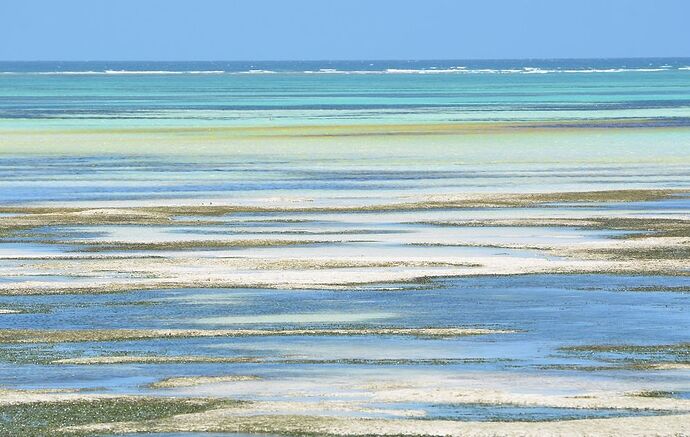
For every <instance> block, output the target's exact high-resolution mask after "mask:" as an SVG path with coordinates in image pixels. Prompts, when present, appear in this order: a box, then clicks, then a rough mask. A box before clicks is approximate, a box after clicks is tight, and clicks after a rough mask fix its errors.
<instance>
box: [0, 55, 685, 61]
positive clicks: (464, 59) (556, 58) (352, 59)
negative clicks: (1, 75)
mask: <svg viewBox="0 0 690 437" xmlns="http://www.w3.org/2000/svg"><path fill="white" fill-rule="evenodd" d="M628 59H690V55H687V56H612V57H562V58H561V57H555V58H551V57H522V58H380V59H376V58H369V59H365V58H362V59H355V58H349V59H347V58H345V59H0V62H391V61H402V62H428V61H579V60H587V61H590V60H628Z"/></svg>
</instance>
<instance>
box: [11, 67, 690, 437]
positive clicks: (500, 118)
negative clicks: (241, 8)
mask: <svg viewBox="0 0 690 437" xmlns="http://www.w3.org/2000/svg"><path fill="white" fill-rule="evenodd" d="M437 64H438V65H437ZM437 64H434V62H432V61H415V62H388V63H385V62H373V63H371V65H369V64H366V65H365V64H363V63H358V62H345V63H338V62H335V63H334V62H321V63H318V62H316V63H315V62H305V63H273V64H271V63H268V64H265V63H261V65H258V66H255V65H245V64H242V63H210V64H203V63H201V64H199V63H167V64H165V65H153V64H149V63H140V64H128V63H124V64H122V63H99V62H93V63H71V64H70V63H53V64H50V63H4V62H0V72H4V73H3V74H0V206H1V207H2V208H4V209H3V211H0V222H1V223H0V288H2V290H3V291H6V294H2V295H0V309H2V310H8V311H19V312H17V313H3V314H0V329H4V330H8V329H22V330H34V331H35V330H51V331H61V330H90V329H103V330H111V329H112V330H122V329H140V330H151V329H199V330H220V329H305V330H308V329H321V330H324V329H326V330H327V329H334V328H339V329H352V330H356V329H367V328H382V327H398V328H425V327H431V328H448V327H455V328H457V327H460V328H483V329H494V330H509V331H515V332H509V333H508V332H506V333H488V334H485V335H475V336H459V337H447V338H443V337H416V336H413V335H373V334H372V335H349V336H348V335H313V333H311V334H310V333H309V332H306V333H303V335H290V336H277V335H260V336H253V337H229V336H226V337H183V338H159V339H135V340H119V341H84V342H56V343H2V344H0V388H14V389H46V388H48V389H51V388H57V389H81V390H86V392H89V393H111V394H112V393H118V394H146V395H154V396H170V397H177V396H185V397H186V396H212V397H224V398H232V399H245V400H253V401H266V402H269V403H270V402H273V403H275V405H279V404H280V403H281V402H284V403H288V404H290V405H292V406H291V407H290V408H287V409H285V410H280V411H281V413H280V414H293V413H294V414H299V413H303V412H304V411H303V410H300V408H299V405H302V406H304V405H309V406H310V407H309V408H311V409H310V410H308V411H309V413H308V414H312V415H323V416H328V415H332V416H343V417H375V418H399V419H400V420H407V419H414V418H425V419H450V420H458V421H507V422H510V421H551V420H566V419H578V418H614V417H624V416H642V415H657V414H668V411H663V412H662V411H657V410H655V409H654V408H650V409H647V410H644V409H635V410H633V409H628V408H615V409H614V408H596V409H595V408H577V409H576V408H569V407H568V408H565V407H555V406H549V405H547V403H548V402H547V401H548V400H549V398H541V400H540V402H541V403H543V404H544V405H518V404H514V403H511V402H504V401H501V400H499V401H496V402H493V401H491V399H493V398H492V397H491V396H492V394H491V393H494V392H499V393H508V394H510V395H511V396H517V397H519V396H522V395H535V396H547V397H548V396H556V397H557V396H561V397H562V396H566V397H567V396H575V397H577V396H588V395H591V394H592V393H594V394H597V393H607V394H609V395H610V394H611V393H613V394H615V395H618V396H628V397H634V396H636V395H635V393H640V392H648V393H647V394H646V395H644V396H649V397H645V398H644V399H652V397H653V396H659V399H661V398H664V399H666V400H668V399H673V400H674V401H682V400H687V399H688V393H689V392H690V378H689V375H688V370H687V367H685V368H684V367H683V365H686V364H687V356H686V355H683V353H684V352H683V351H684V350H685V349H683V347H682V346H678V345H682V344H684V343H685V342H687V341H688V336H687V333H688V332H690V317H689V316H688V314H690V300H689V299H688V292H689V291H688V290H690V280H689V279H688V277H687V276H686V275H685V274H686V273H687V272H688V271H690V267H688V266H687V260H684V259H682V258H681V257H677V258H674V259H673V260H672V261H674V262H675V263H676V264H674V266H673V269H670V268H668V265H667V264H669V263H666V264H663V263H662V261H663V262H665V261H668V260H665V259H661V261H660V260H658V259H652V260H651V261H650V260H649V259H645V260H640V263H639V265H640V267H639V270H640V271H639V272H638V271H637V270H638V266H637V265H633V267H634V268H629V269H628V270H627V271H628V273H625V274H617V275H613V274H581V273H580V274H562V273H563V272H575V271H576V272H582V271H606V272H611V271H623V270H618V267H619V265H618V264H616V265H614V266H613V267H612V266H609V265H607V266H604V267H601V266H600V265H598V264H597V265H595V264H594V263H590V264H588V263H586V262H585V260H580V259H575V258H574V256H573V255H572V251H573V250H574V249H578V248H597V247H598V248H610V247H615V245H616V244H618V243H621V242H624V243H630V244H634V243H638V242H639V241H642V240H641V239H640V240H636V239H625V237H629V236H631V235H632V234H635V236H636V237H638V236H639V237H644V236H645V235H646V234H645V230H646V229H643V228H644V226H643V227H642V228H641V229H638V230H630V231H621V230H614V229H599V228H597V227H589V228H587V227H583V226H579V225H578V223H575V222H573V223H574V224H571V225H563V226H561V225H553V226H552V225H550V224H549V223H548V222H547V221H544V222H543V224H539V223H537V224H535V223H532V225H531V226H523V225H521V224H520V223H517V224H516V223H509V225H506V226H503V225H500V224H491V223H484V224H482V225H481V226H474V225H472V224H468V223H463V222H467V221H474V222H475V223H474V224H477V223H478V222H481V221H485V220H486V221H490V220H498V221H500V220H507V221H510V220H521V221H522V222H523V223H522V224H524V222H527V221H530V220H534V221H535V222H538V221H539V220H542V219H559V220H568V219H573V220H576V219H587V218H603V219H630V218H632V219H648V220H666V221H667V223H670V222H671V221H670V220H669V219H672V220H676V221H678V220H688V219H689V218H690V200H688V198H687V193H688V192H690V147H688V146H689V145H690V91H689V90H690V72H689V71H688V70H687V68H685V69H684V67H687V66H688V65H690V62H689V61H688V60H678V59H671V60H598V61H597V60H595V61H592V60H570V61H529V62H527V61H525V62H522V61H467V62H464V63H462V62H460V61H458V62H455V61H454V62H452V63H447V62H439V63H437ZM461 64H462V65H461ZM461 67H464V68H461ZM257 69H258V70H271V71H274V73H273V74H266V73H265V71H255V70H257ZM120 70H126V71H125V72H124V73H123V71H120ZM200 70H208V71H210V72H207V74H198V73H190V72H193V71H200ZM155 71H158V73H155ZM137 72H138V73H137ZM142 72H146V74H142ZM535 72H538V73H541V74H533V73H535ZM629 189H640V190H652V189H654V190H659V189H672V190H677V193H676V195H674V196H672V197H668V198H664V199H661V198H660V199H658V200H649V201H642V200H639V201H637V200H636V201H628V202H615V201H614V202H608V201H606V202H591V201H589V202H577V201H574V202H571V203H564V202H556V203H549V204H539V205H536V204H533V205H529V204H527V205H523V206H519V207H518V206H516V205H513V206H511V207H489V206H483V205H484V204H480V206H481V207H469V206H468V207H465V206H463V203H462V202H463V201H462V200H459V201H458V203H456V204H455V205H453V206H452V207H441V206H442V205H443V204H439V205H441V206H438V205H436V206H433V205H434V204H433V202H435V201H443V200H448V199H456V198H459V199H464V198H467V197H468V196H478V195H495V194H512V195H515V194H523V195H524V194H534V193H553V192H563V191H593V190H629ZM684 193H685V194H684ZM642 197H644V196H642ZM652 197H654V196H652ZM632 198H636V197H635V196H632ZM180 205H192V206H204V207H210V206H218V205H232V206H236V207H242V208H241V211H237V212H231V213H227V214H222V215H215V214H213V213H211V212H209V214H210V215H204V213H203V212H197V211H195V210H193V209H190V210H188V211H184V210H180V212H179V214H173V215H172V216H171V217H167V216H165V217H163V218H160V221H156V222H155V223H156V224H132V223H130V222H129V221H128V220H125V219H122V218H120V219H119V220H120V221H119V222H117V221H116V222H111V221H108V220H102V221H98V220H96V219H94V217H101V218H102V216H99V215H98V214H102V213H103V211H100V212H98V211H97V212H96V213H94V212H93V211H91V212H84V211H81V212H79V213H78V214H77V215H76V216H75V215H70V213H69V212H65V211H62V212H59V210H40V209H39V210H34V211H33V213H34V214H33V215H32V217H33V218H35V219H36V223H38V224H36V225H35V226H34V225H31V226H26V225H25V224H22V225H21V226H18V227H16V226H15V225H14V224H16V223H20V224H21V223H22V222H21V220H20V219H22V218H24V219H26V218H27V217H28V216H26V217H25V216H24V214H26V213H27V211H29V210H22V209H21V208H25V207H53V208H55V207H75V208H84V209H98V208H122V209H128V208H136V207H152V206H161V207H171V206H180ZM386 205H387V206H391V205H397V206H396V207H393V208H390V209H387V208H383V209H380V210H376V208H374V207H376V206H379V207H380V206H386ZM400 205H407V206H402V207H401V206H400ZM430 205H431V206H433V208H432V207H430ZM521 205H522V204H521ZM16 208H19V209H16ZM252 208H255V209H252ZM367 208H369V210H366V209H367ZM18 211H19V212H18ZM51 211H53V212H55V211H58V212H57V213H54V214H52V215H51ZM82 213H84V215H79V214H82ZM42 214H46V215H42ZM89 214H95V215H93V216H92V215H89ZM75 217H80V220H81V221H80V220H77V219H75ZM91 219H93V220H91ZM14 220H17V222H15V221H14ZM135 221H136V220H135ZM8 223H9V225H7V227H5V226H4V225H6V224H8ZM93 223H101V224H93ZM612 227H613V226H612ZM679 229H680V228H679ZM679 229H674V232H676V233H677V234H678V235H681V237H674V238H682V235H683V233H682V231H683V229H680V230H679ZM266 241H268V242H269V243H270V244H267V243H266ZM285 242H289V243H294V244H293V245H279V243H285ZM127 244H130V245H131V246H130V247H127ZM166 244H167V245H169V246H166ZM185 244H188V246H185ZM214 244H215V246H214ZM223 244H225V246H223ZM232 244H236V246H232ZM681 244H682V243H681ZM175 245H176V246H175ZM680 247H681V249H682V248H683V246H682V245H681V246H680ZM568 250H570V251H571V252H568ZM662 255H663V254H662ZM590 261H591V260H590ZM608 261H610V260H608ZM643 261H644V262H643ZM329 263H330V264H329ZM578 263H580V264H578ZM643 265H644V266H645V269H644V272H643V269H642V267H643ZM650 265H651V266H652V267H654V268H649V266H650ZM554 266H555V267H554ZM659 266H661V267H659ZM627 267H630V264H627ZM655 269H656V270H655ZM473 270H474V271H473ZM535 271H536V272H559V274H556V273H541V274H537V273H534V272H535ZM650 271H653V272H665V273H666V274H654V275H652V274H650V273H649V272H650ZM477 272H481V273H483V275H482V276H479V275H477V276H462V277H459V276H457V275H460V274H462V275H468V274H475V273H477ZM525 272H528V273H529V274H522V273H525ZM506 273H510V274H506ZM517 273H521V274H517ZM233 275H234V276H233ZM190 278H191V279H190ZM257 278H258V279H257ZM395 278H397V279H395ZM434 278H435V279H434ZM252 279H254V280H255V281H254V282H252V281H251V280H252ZM331 279H332V280H331ZM394 279H395V280H398V281H403V282H393V283H391V282H389V281H393V280H394ZM329 280H331V281H330V282H329ZM151 284H153V285H151ZM161 284H163V285H161ZM190 284H192V285H190ZM199 284H203V286H199ZM228 284H232V285H235V284H244V285H246V284H259V285H257V286H256V288H248V287H246V286H240V285H237V286H235V287H234V288H232V287H228ZM353 284H354V285H353ZM114 285H117V286H118V287H119V288H118V287H115V288H112V287H111V286H114ZM144 288H146V289H145V290H143V289H144ZM101 291H102V292H111V291H124V292H122V293H104V294H97V292H101ZM44 292H46V293H47V292H55V293H56V294H40V293H44ZM77 292H78V293H77ZM33 293H38V294H33ZM321 334H323V332H321ZM583 345H599V346H601V345H637V346H640V345H649V346H654V345H656V346H658V348H657V349H654V348H652V349H651V351H650V350H647V351H645V350H640V349H630V350H626V349H624V350H619V351H616V350H613V351H612V350H601V351H596V350H594V351H592V350H589V351H577V350H568V349H563V348H567V347H570V346H583ZM659 345H661V346H659ZM664 345H665V346H664ZM674 345H675V346H674ZM674 348H675V349H674ZM137 356H140V357H168V358H171V359H172V358H175V357H177V358H178V359H179V362H176V363H158V364H154V363H147V362H144V361H145V360H144V361H142V362H130V363H122V364H117V363H115V364H68V363H59V362H57V360H62V359H87V358H98V357H125V358H127V357H137ZM204 359H206V360H208V359H226V361H227V360H233V359H235V360H237V359H243V360H245V361H244V362H231V361H227V362H204ZM655 363H656V364H658V363H666V364H669V363H670V364H680V366H678V368H667V369H662V368H656V367H653V366H652V365H653V364H655ZM650 366H651V367H650ZM224 375H254V376H257V377H258V378H259V379H256V380H250V381H226V382H206V383H203V384H199V385H193V386H187V387H178V388H168V389H160V388H153V387H151V386H150V384H152V383H155V382H158V381H160V380H162V379H164V378H173V377H181V376H182V377H184V376H190V377H192V376H224ZM406 384H407V385H406ZM415 384H417V386H415ZM409 385H411V386H413V388H414V387H417V389H419V390H421V391H422V395H423V396H424V400H425V402H418V401H415V402H412V401H409V400H405V399H406V398H404V395H405V393H406V392H405V390H406V387H408V386H409ZM408 388H409V387H408ZM444 389H454V390H456V391H458V392H462V393H474V392H481V393H483V394H482V396H484V397H485V398H486V399H489V401H487V402H477V398H471V399H470V400H467V401H465V402H448V401H447V400H441V401H434V400H433V399H432V398H431V395H432V394H433V393H437V392H438V393H440V392H442V391H443V390H444ZM396 390H400V391H399V392H397V391H396ZM410 390H412V389H410ZM424 390H428V391H426V392H424ZM631 393H632V394H631ZM386 396H388V397H386ZM427 397H428V398H429V399H428V402H426V401H427ZM638 397H639V396H638ZM667 398H668V399H667ZM478 399H479V400H480V401H482V399H484V398H481V396H480V397H479V398H478ZM501 399H502V398H501ZM511 399H513V398H511ZM544 399H546V400H544ZM626 399H627V398H626ZM654 399H656V398H654ZM494 400H495V399H494ZM320 402H322V403H323V404H320ZM545 402H546V403H545ZM658 402H662V401H661V400H658ZM291 403H292V404H291ZM343 405H345V406H344V407H343ZM257 408H258V409H257V411H254V413H256V414H260V413H262V412H264V413H265V412H268V413H272V412H274V411H272V410H270V409H268V410H262V409H261V408H267V407H257ZM408 413H409V414H408ZM191 435H198V434H184V433H182V434H174V433H173V434H160V436H166V437H173V436H175V437H182V436H185V437H186V436H191ZM234 435H236V436H238V437H244V435H240V434H234Z"/></svg>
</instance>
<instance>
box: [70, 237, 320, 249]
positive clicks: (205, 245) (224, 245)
mask: <svg viewBox="0 0 690 437" xmlns="http://www.w3.org/2000/svg"><path fill="white" fill-rule="evenodd" d="M57 243H58V244H65V243H67V242H57ZM326 243H330V241H320V240H259V239H257V240H230V241H219V240H203V241H166V242H156V243H125V242H110V241H104V242H101V241H99V242H93V241H84V242H77V243H70V244H79V245H85V246H86V247H81V248H79V249H75V251H78V252H107V251H140V250H141V251H146V250H204V249H235V248H239V249H241V248H252V247H284V246H304V245H311V244H326Z"/></svg>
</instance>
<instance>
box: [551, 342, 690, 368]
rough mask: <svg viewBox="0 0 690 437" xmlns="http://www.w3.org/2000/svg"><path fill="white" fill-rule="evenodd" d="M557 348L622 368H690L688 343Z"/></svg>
mask: <svg viewBox="0 0 690 437" xmlns="http://www.w3.org/2000/svg"><path fill="white" fill-rule="evenodd" d="M559 350H561V351H563V352H566V353H570V354H576V355H581V356H582V355H584V356H588V357H592V358H597V359H599V360H602V361H604V362H608V363H612V364H615V365H618V366H620V368H622V369H625V370H676V369H690V343H687V342H685V343H673V344H651V345H633V344H618V345H616V344H601V345H580V346H564V347H561V348H559Z"/></svg>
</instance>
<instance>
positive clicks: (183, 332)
mask: <svg viewBox="0 0 690 437" xmlns="http://www.w3.org/2000/svg"><path fill="white" fill-rule="evenodd" d="M515 332H517V331H515V330H505V329H490V328H474V327H471V328H462V327H445V328H433V327H428V328H404V327H382V328H358V327H334V328H313V329H312V328H303V329H68V330H31V329H0V343H5V344H25V343H29V344H31V343H75V342H103V341H127V340H146V339H161V338H194V337H264V336H265V337H270V336H276V337H280V336H312V337H313V336H343V337H347V336H372V335H389V336H409V337H430V338H444V337H447V338H450V337H463V336H472V335H489V334H512V333H515Z"/></svg>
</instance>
